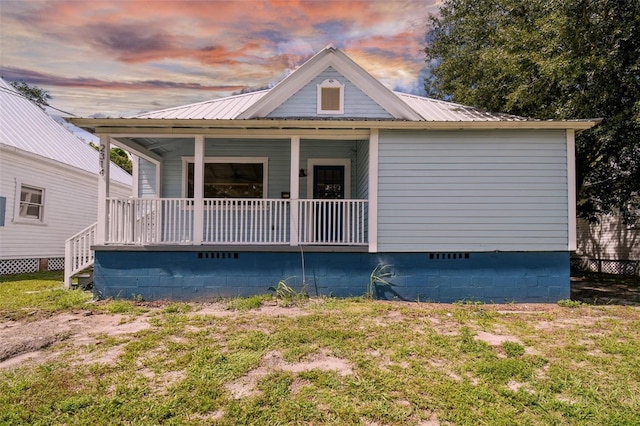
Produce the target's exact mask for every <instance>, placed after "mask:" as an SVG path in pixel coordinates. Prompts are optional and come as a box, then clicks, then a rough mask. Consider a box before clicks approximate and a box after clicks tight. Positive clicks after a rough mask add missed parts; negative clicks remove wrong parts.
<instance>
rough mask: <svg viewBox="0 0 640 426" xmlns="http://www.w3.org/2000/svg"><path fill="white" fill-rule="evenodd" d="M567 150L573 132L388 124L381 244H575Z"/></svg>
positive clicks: (513, 247)
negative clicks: (421, 128)
mask: <svg viewBox="0 0 640 426" xmlns="http://www.w3.org/2000/svg"><path fill="white" fill-rule="evenodd" d="M566 155H567V154H566V139H565V132H564V131H535V132H533V131H519V132H518V131H449V132H447V131H438V132H436V131H431V132H429V131H425V132H417V131H416V132H409V131H407V132H402V131H381V132H380V159H379V188H378V206H379V210H378V250H379V251H381V252H384V251H407V252H419V251H487V250H504V251H520V250H523V251H549V250H567V248H568V203H567V197H568V195H567V194H568V187H567V157H566Z"/></svg>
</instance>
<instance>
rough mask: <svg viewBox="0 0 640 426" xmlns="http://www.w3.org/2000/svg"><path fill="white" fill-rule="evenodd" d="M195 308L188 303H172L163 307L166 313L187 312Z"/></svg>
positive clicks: (163, 311)
mask: <svg viewBox="0 0 640 426" xmlns="http://www.w3.org/2000/svg"><path fill="white" fill-rule="evenodd" d="M192 310H193V306H191V305H190V304H188V303H170V304H168V305H167V306H165V307H164V308H162V313H164V314H186V313H188V312H191V311H192Z"/></svg>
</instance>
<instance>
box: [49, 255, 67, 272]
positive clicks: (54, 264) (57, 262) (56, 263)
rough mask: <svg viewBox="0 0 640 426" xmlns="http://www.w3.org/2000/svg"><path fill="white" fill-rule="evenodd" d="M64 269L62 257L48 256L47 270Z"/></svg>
mask: <svg viewBox="0 0 640 426" xmlns="http://www.w3.org/2000/svg"><path fill="white" fill-rule="evenodd" d="M63 269H64V257H50V258H49V270H50V271H61V270H63Z"/></svg>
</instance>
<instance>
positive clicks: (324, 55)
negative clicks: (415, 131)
mask: <svg viewBox="0 0 640 426" xmlns="http://www.w3.org/2000/svg"><path fill="white" fill-rule="evenodd" d="M328 67H332V68H333V69H335V70H336V71H338V72H339V73H340V74H342V75H343V76H344V77H346V78H347V79H348V80H349V81H350V82H351V83H353V84H354V85H355V86H356V87H358V89H360V90H361V91H362V92H364V93H365V94H367V95H368V96H369V97H370V98H371V99H373V100H374V101H375V102H376V103H377V104H378V105H380V106H381V107H382V108H383V109H384V110H386V111H387V112H388V113H389V114H390V115H391V116H393V117H394V118H396V119H402V120H413V121H419V120H422V117H421V116H420V114H418V113H417V112H416V111H415V110H413V109H412V108H411V107H410V106H408V105H407V104H406V103H405V102H402V100H401V99H399V98H398V97H397V96H396V95H395V94H394V93H393V92H392V91H391V90H390V89H388V88H387V87H385V86H384V85H383V84H382V83H381V82H380V81H378V80H377V79H375V78H374V77H373V76H372V75H371V74H369V73H368V72H367V71H365V70H364V69H363V68H362V67H360V66H359V65H358V64H356V63H355V62H354V61H353V60H352V59H351V58H349V56H347V55H346V54H345V53H344V52H342V51H341V50H340V49H337V48H336V47H334V46H333V45H331V44H329V45H327V47H325V48H324V49H323V50H321V51H320V52H318V53H317V54H315V55H314V56H313V57H311V59H309V60H308V61H306V62H305V63H303V64H302V65H300V67H298V68H297V69H296V70H295V71H293V72H292V73H291V74H289V75H288V76H287V77H286V78H285V79H284V80H282V81H281V82H280V83H278V84H277V85H276V86H275V87H273V88H272V89H271V90H270V91H269V93H268V94H266V95H265V96H264V97H262V98H261V99H260V100H258V101H257V102H256V103H254V104H253V105H251V106H250V107H249V108H247V109H246V110H245V111H243V112H242V113H241V114H239V115H238V118H240V119H249V118H260V117H266V116H268V115H269V114H270V113H271V112H273V111H274V110H275V109H276V108H278V107H279V106H280V105H282V104H283V103H284V102H285V101H286V100H287V99H289V98H290V97H291V96H293V95H294V94H295V93H297V92H298V91H299V90H300V89H302V88H303V87H304V86H305V85H306V84H308V83H309V82H310V81H311V80H313V79H314V78H315V77H316V76H318V74H320V73H321V72H323V71H324V70H325V69H327V68H328Z"/></svg>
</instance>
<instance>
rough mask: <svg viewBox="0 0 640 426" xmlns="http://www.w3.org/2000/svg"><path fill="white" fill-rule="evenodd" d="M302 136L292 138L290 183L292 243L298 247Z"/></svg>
mask: <svg viewBox="0 0 640 426" xmlns="http://www.w3.org/2000/svg"><path fill="white" fill-rule="evenodd" d="M299 170H300V136H291V178H290V183H289V191H290V192H291V193H290V194H289V197H290V198H289V200H290V203H291V204H290V208H291V212H290V222H289V230H290V232H289V233H290V242H289V244H290V245H292V246H297V245H298V241H299V236H298V224H299V223H300V222H299V220H300V217H299V213H300V211H299V208H298V200H299V199H300V172H299Z"/></svg>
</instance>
